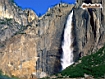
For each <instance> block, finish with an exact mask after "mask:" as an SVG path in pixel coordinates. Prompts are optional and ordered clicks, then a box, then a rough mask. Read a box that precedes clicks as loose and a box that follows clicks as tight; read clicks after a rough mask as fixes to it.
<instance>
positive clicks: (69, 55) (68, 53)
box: [61, 11, 74, 70]
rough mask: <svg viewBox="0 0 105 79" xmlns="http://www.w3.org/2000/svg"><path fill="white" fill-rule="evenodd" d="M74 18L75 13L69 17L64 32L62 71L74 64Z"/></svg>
mask: <svg viewBox="0 0 105 79" xmlns="http://www.w3.org/2000/svg"><path fill="white" fill-rule="evenodd" d="M72 16H73V11H72V12H71V13H70V14H69V16H68V19H67V24H66V27H65V30H64V42H63V44H62V49H63V58H62V59H61V61H62V63H61V64H62V70H63V69H65V68H66V67H68V66H70V65H71V64H73V63H74V62H73V47H72V46H71V45H72V43H73V37H72V27H73V26H72Z"/></svg>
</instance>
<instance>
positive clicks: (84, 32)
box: [73, 0, 105, 60]
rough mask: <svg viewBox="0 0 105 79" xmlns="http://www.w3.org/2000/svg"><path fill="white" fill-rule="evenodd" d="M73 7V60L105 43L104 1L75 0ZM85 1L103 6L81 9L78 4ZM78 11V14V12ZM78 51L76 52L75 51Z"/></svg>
mask: <svg viewBox="0 0 105 79" xmlns="http://www.w3.org/2000/svg"><path fill="white" fill-rule="evenodd" d="M77 2H78V3H77V4H76V5H75V7H74V8H73V10H74V17H73V19H74V20H73V25H74V33H73V34H74V37H75V41H74V48H75V50H74V60H77V59H76V58H78V57H77V56H84V55H88V54H91V53H94V51H96V50H98V49H99V48H101V47H102V46H103V45H104V44H105V25H104V22H105V21H104V12H103V11H104V8H105V7H104V1H100V0H99V1H98V0H90V1H89V0H83V1H80V0H77ZM81 2H82V3H83V2H85V3H101V4H102V6H103V8H87V9H82V8H81V7H80V6H81V4H82V3H81ZM78 13H79V14H78ZM77 52H78V53H77Z"/></svg>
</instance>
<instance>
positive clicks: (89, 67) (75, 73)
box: [61, 46, 105, 78]
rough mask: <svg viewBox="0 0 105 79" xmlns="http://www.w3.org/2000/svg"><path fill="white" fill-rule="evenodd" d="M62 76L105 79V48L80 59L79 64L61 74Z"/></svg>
mask: <svg viewBox="0 0 105 79" xmlns="http://www.w3.org/2000/svg"><path fill="white" fill-rule="evenodd" d="M61 74H62V75H63V76H69V77H70V78H71V77H74V78H76V77H84V74H87V75H91V76H93V77H95V78H97V77H104V78H105V46H104V47H102V48H101V49H99V50H98V51H97V52H95V53H94V54H91V55H88V56H84V57H82V58H81V59H80V60H79V62H78V63H77V64H76V63H75V64H74V65H72V66H70V67H68V68H66V69H65V70H63V71H62V72H61Z"/></svg>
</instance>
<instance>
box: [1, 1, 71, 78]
mask: <svg viewBox="0 0 105 79" xmlns="http://www.w3.org/2000/svg"><path fill="white" fill-rule="evenodd" d="M2 2H3V3H7V4H8V5H7V4H3V5H2V6H10V7H11V8H9V7H7V8H6V10H8V11H10V12H7V13H5V14H3V13H2V14H3V15H0V17H1V22H4V20H5V19H6V23H4V24H1V25H2V26H1V27H2V28H3V27H4V26H6V25H7V26H8V28H7V27H6V29H3V30H2V31H1V38H0V40H1V43H0V44H1V48H0V63H1V64H0V69H2V71H3V72H4V74H8V75H10V76H11V75H14V76H18V77H25V78H26V79H27V78H30V77H33V75H35V76H37V77H43V76H46V75H51V74H54V73H58V72H59V71H60V70H61V61H60V58H61V56H62V52H61V51H62V49H61V43H62V34H63V29H64V26H65V23H66V19H67V16H68V14H69V12H70V10H71V9H72V7H73V5H68V4H64V3H60V4H58V5H56V6H55V7H53V8H49V9H48V12H47V13H46V14H45V15H43V16H41V17H39V18H38V17H37V16H36V15H35V13H34V12H33V11H32V10H29V9H27V10H24V11H23V10H21V9H19V8H18V7H17V6H16V5H15V4H14V3H12V2H11V1H10V0H2ZM15 7H17V8H15ZM12 8H13V10H12ZM12 11H13V12H12ZM2 12H5V11H2ZM20 12H21V14H22V15H24V16H25V17H23V16H21V17H20V14H18V13H20ZM8 14H9V15H11V16H12V17H7V15H8ZM9 15H8V16H9ZM15 15H16V16H18V17H16V16H15ZM24 18H26V19H24ZM17 19H18V20H19V19H20V20H21V21H18V20H17ZM7 21H8V24H7ZM23 21H25V22H26V23H23ZM13 29H14V30H13ZM8 30H9V31H8ZM7 33H10V34H9V35H8V34H7ZM3 37H4V38H3Z"/></svg>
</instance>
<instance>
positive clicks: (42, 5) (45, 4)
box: [14, 0, 75, 15]
mask: <svg viewBox="0 0 105 79" xmlns="http://www.w3.org/2000/svg"><path fill="white" fill-rule="evenodd" d="M14 1H15V3H16V4H17V5H18V6H20V7H21V8H22V9H27V8H29V9H32V10H34V11H35V13H36V14H37V15H39V14H40V15H43V14H45V13H46V11H47V10H48V8H49V7H52V6H54V5H56V4H58V3H60V2H61V1H62V2H65V3H69V4H74V3H75V0H14Z"/></svg>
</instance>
